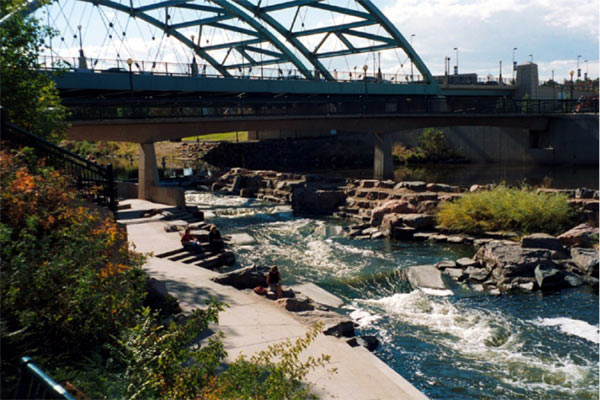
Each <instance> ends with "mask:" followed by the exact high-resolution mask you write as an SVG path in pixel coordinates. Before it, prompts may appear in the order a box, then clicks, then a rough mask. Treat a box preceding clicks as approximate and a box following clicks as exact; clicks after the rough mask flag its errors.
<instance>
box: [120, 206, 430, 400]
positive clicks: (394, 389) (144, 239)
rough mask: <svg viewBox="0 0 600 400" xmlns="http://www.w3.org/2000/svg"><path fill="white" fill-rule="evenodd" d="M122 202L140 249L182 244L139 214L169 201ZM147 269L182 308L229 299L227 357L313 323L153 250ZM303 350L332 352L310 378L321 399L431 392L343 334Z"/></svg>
mask: <svg viewBox="0 0 600 400" xmlns="http://www.w3.org/2000/svg"><path fill="white" fill-rule="evenodd" d="M120 204H121V205H122V204H130V205H131V209H127V210H123V211H121V212H119V222H120V223H123V224H125V225H126V226H127V232H128V236H129V241H130V242H131V243H133V244H134V245H135V249H136V250H137V251H139V252H143V253H148V252H153V253H154V254H159V253H162V252H165V251H169V250H173V249H176V248H178V247H180V246H181V244H180V243H179V235H178V234H177V233H167V232H165V231H164V228H163V227H164V225H165V221H162V220H159V219H158V218H157V217H156V216H154V217H146V218H140V214H141V212H142V211H145V210H151V209H160V208H170V207H169V206H163V205H160V204H156V203H151V202H148V201H144V200H126V201H122V202H120ZM144 270H145V271H146V272H147V273H148V275H149V276H151V277H153V278H156V279H158V280H161V281H163V282H164V283H165V284H166V287H167V289H168V290H169V293H171V294H172V295H173V296H175V297H176V298H177V299H178V300H179V301H180V305H181V307H182V308H183V309H184V310H191V309H194V308H200V307H204V305H205V300H206V299H208V298H209V296H214V297H215V298H216V299H217V300H219V301H221V302H224V303H227V304H228V305H229V307H228V308H227V309H226V310H225V311H224V312H222V313H220V315H219V316H220V320H219V325H218V329H219V330H221V331H222V332H223V333H224V334H225V339H224V344H225V349H226V350H227V353H228V360H227V361H232V360H234V359H235V358H236V357H237V356H238V355H239V354H240V353H244V354H246V355H252V354H253V353H255V352H257V351H260V350H263V349H266V348H267V346H269V345H270V344H274V343H278V342H280V341H282V340H284V339H290V340H292V341H293V340H294V339H296V338H298V337H302V336H304V335H305V333H306V332H307V330H308V329H309V328H308V327H307V326H305V325H303V324H302V323H301V322H300V321H299V320H297V319H295V318H294V317H293V315H292V313H290V312H287V311H285V310H284V309H283V308H281V307H279V306H277V305H276V304H275V303H274V302H273V301H271V300H268V299H266V298H264V297H262V296H258V295H256V294H254V293H252V292H246V291H239V290H237V289H234V288H233V287H230V286H223V285H220V284H217V283H215V282H212V281H211V280H210V278H211V277H213V276H217V275H218V272H214V271H210V270H206V269H203V268H200V267H196V266H194V265H188V264H184V263H180V262H173V261H169V260H165V259H161V258H157V257H153V256H150V257H148V260H147V263H146V265H144ZM303 354H306V355H307V356H308V355H313V356H319V355H321V354H328V355H330V356H331V362H330V364H328V366H327V367H325V368H319V369H317V370H316V371H313V372H311V373H310V374H309V376H308V378H307V380H308V383H310V385H311V389H312V391H313V392H314V393H315V394H317V395H318V396H319V397H321V398H322V399H344V400H346V399H356V400H359V399H394V400H396V399H426V398H427V397H426V396H425V395H423V394H422V393H421V392H419V391H418V390H417V389H416V388H415V387H413V386H412V385H411V384H410V383H409V382H408V381H406V380H405V379H404V378H402V377H401V376H400V375H398V374H397V373H396V372H395V371H393V370H392V369H391V368H390V367H388V366H387V365H386V364H385V363H384V362H383V361H381V360H379V359H378V358H377V357H376V356H374V355H373V354H371V353H370V352H369V351H368V350H366V349H364V348H363V347H354V348H353V347H350V346H349V345H348V344H346V342H345V341H344V340H341V339H337V338H334V337H331V336H325V335H322V334H320V335H318V336H317V338H316V339H315V341H314V342H313V343H312V344H311V345H310V346H309V348H308V349H307V350H306V351H305V352H304V353H303ZM331 368H337V373H336V374H330V373H329V372H328V370H330V369H331Z"/></svg>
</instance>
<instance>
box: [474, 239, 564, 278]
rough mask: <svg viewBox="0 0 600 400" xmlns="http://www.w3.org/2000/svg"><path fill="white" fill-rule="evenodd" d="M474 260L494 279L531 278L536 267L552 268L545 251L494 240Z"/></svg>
mask: <svg viewBox="0 0 600 400" xmlns="http://www.w3.org/2000/svg"><path fill="white" fill-rule="evenodd" d="M474 259H475V260H476V261H478V262H479V263H480V264H481V265H485V267H486V268H487V269H488V271H492V270H493V272H494V277H495V278H496V279H499V278H501V277H515V276H533V273H534V269H535V268H536V267H537V266H538V265H544V266H548V267H552V266H554V263H553V262H552V252H551V251H550V250H546V249H530V248H522V247H521V246H519V245H517V244H508V243H506V242H503V241H499V240H494V241H491V242H489V243H486V244H484V245H483V246H481V248H480V249H479V250H478V251H477V253H476V254H475V257H474Z"/></svg>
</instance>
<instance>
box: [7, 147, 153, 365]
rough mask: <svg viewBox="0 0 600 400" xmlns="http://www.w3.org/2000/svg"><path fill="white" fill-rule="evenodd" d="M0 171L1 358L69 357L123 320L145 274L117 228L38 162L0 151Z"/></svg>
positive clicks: (106, 336) (137, 302)
mask: <svg viewBox="0 0 600 400" xmlns="http://www.w3.org/2000/svg"><path fill="white" fill-rule="evenodd" d="M27 160H29V161H27ZM0 174H1V178H0V179H1V183H2V186H1V195H0V200H1V209H0V247H1V251H2V261H1V269H0V285H1V289H2V316H1V317H2V330H1V334H2V353H3V357H2V358H3V362H4V361H10V356H11V355H13V354H14V356H15V357H18V356H21V355H23V354H24V353H27V354H28V355H31V356H36V354H39V356H40V357H42V358H45V357H54V356H59V355H60V357H61V358H67V359H68V358H71V357H77V356H78V355H80V354H82V353H85V352H86V351H88V350H89V349H90V348H93V347H94V346H97V345H99V344H101V343H104V342H106V341H107V340H110V337H111V335H116V334H118V333H119V332H120V331H121V329H122V328H123V327H125V326H127V325H130V324H131V321H132V320H133V319H134V316H135V314H136V312H137V311H139V309H140V307H141V302H142V301H143V298H144V291H145V278H144V277H143V274H142V272H141V268H140V265H141V261H142V260H141V257H140V256H138V255H136V254H134V253H132V252H131V251H130V250H129V248H128V244H127V241H126V233H125V231H124V230H123V229H121V228H120V227H119V226H118V225H117V224H116V223H115V222H114V220H113V218H112V216H111V215H110V214H109V213H106V212H101V211H100V210H99V209H97V208H96V207H95V206H93V205H91V204H89V203H86V202H85V201H84V200H82V199H79V198H78V196H77V193H76V192H75V191H74V190H73V189H71V188H69V183H70V182H71V180H70V179H69V177H68V176H64V175H62V174H61V173H60V172H59V171H56V170H54V169H52V168H48V167H46V166H45V165H44V162H43V160H42V161H34V162H32V161H31V157H27V156H26V154H24V153H16V152H15V153H10V152H8V151H6V150H2V151H1V152H0ZM38 359H39V358H38Z"/></svg>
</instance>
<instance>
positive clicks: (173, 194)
mask: <svg viewBox="0 0 600 400" xmlns="http://www.w3.org/2000/svg"><path fill="white" fill-rule="evenodd" d="M138 187H139V185H138V184H137V183H132V182H118V186H117V190H118V191H119V197H120V198H121V199H137V198H138ZM147 200H149V201H153V202H155V203H160V204H167V205H170V206H176V207H179V208H183V207H185V189H183V188H180V187H174V186H151V187H150V193H149V198H148V199H147Z"/></svg>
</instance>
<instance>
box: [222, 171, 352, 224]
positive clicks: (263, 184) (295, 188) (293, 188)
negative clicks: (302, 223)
mask: <svg viewBox="0 0 600 400" xmlns="http://www.w3.org/2000/svg"><path fill="white" fill-rule="evenodd" d="M346 185H347V181H346V179H340V178H329V177H323V176H318V175H298V174H292V173H282V172H275V171H262V170H261V171H250V170H247V169H243V168H233V169H231V170H230V171H229V172H227V173H226V174H224V175H223V176H221V177H220V178H219V179H218V180H217V181H216V182H215V183H214V184H213V186H212V190H213V191H218V192H222V193H227V194H235V195H239V196H242V197H256V198H258V199H259V200H265V201H271V202H276V203H283V204H291V205H292V208H293V209H294V210H295V211H300V212H305V213H311V214H331V213H333V212H334V211H336V210H337V209H338V207H339V206H340V205H342V204H343V203H344V201H345V200H346V195H345V192H344V188H345V187H346Z"/></svg>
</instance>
